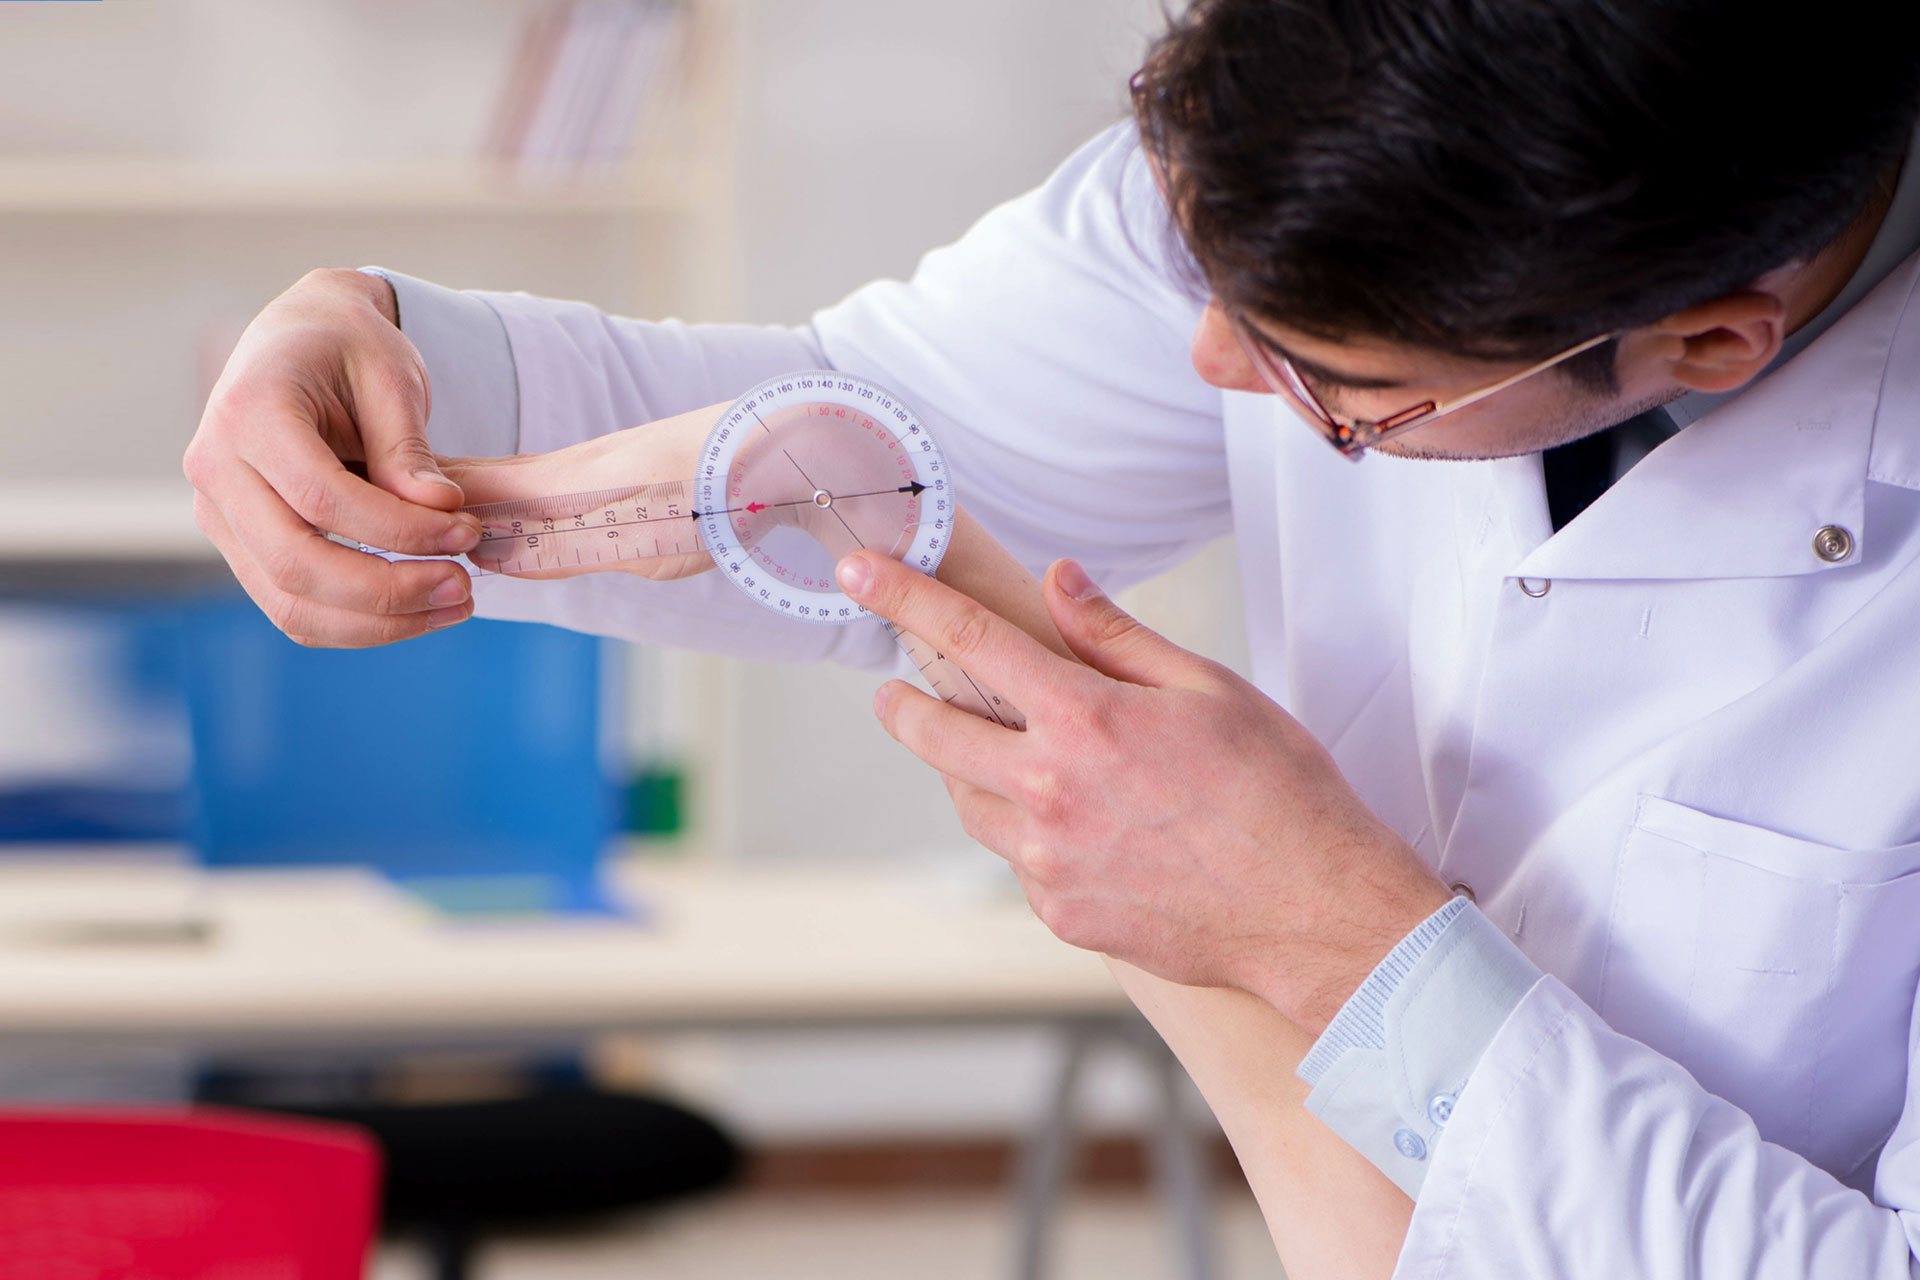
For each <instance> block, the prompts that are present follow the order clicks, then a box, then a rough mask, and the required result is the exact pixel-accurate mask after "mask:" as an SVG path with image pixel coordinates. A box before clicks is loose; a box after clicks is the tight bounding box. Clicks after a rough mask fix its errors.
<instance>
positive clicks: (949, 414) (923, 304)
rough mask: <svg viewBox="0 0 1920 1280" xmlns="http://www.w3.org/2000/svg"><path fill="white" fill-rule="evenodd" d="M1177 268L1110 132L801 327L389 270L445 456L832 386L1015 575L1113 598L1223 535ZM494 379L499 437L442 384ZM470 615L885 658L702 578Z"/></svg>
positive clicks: (1172, 247)
mask: <svg viewBox="0 0 1920 1280" xmlns="http://www.w3.org/2000/svg"><path fill="white" fill-rule="evenodd" d="M1181 252H1182V251H1181V249H1180V247H1179V242H1178V238H1177V236H1175V235H1174V234H1173V230H1172V227H1171V223H1170V221H1169V219H1168V217H1167V213H1166V206H1165V202H1164V200H1162V198H1161V197H1160V194H1159V191H1158V189H1157V187H1156V186H1155V185H1154V183H1153V180H1152V176H1151V173H1150V171H1149V170H1148V168H1147V166H1146V164H1145V162H1144V159H1143V157H1142V153H1141V151H1140V148H1139V145H1138V140H1137V135H1136V134H1135V132H1134V131H1133V129H1132V127H1131V126H1130V125H1116V126H1114V127H1113V128H1111V129H1108V130H1107V131H1105V132H1103V133H1102V134H1100V135H1098V136H1097V137H1095V138H1094V139H1093V140H1091V141H1090V142H1088V143H1087V144H1086V145H1085V146H1083V147H1082V148H1080V150H1079V151H1077V152H1076V153H1075V154H1074V155H1073V156H1071V157H1070V158H1069V159H1068V160H1067V161H1066V162H1065V163H1063V164H1062V165H1061V166H1060V168H1059V169H1058V170H1057V171H1056V172H1055V173H1054V174H1053V175H1052V177H1051V178H1049V179H1048V181H1047V182H1046V183H1044V184H1043V185H1041V186H1040V187H1038V188H1036V189H1035V190H1033V191H1031V192H1029V193H1028V194H1026V195H1024V196H1021V197H1019V198H1017V199H1015V200H1012V201H1009V202H1008V203H1006V204H1004V205H1001V206H1000V207H999V208H997V209H995V210H993V211H991V212H990V213H988V214H987V215H986V216H985V217H984V218H982V219H981V220H980V221H979V222H978V223H977V224H976V225H975V226H974V227H973V228H972V229H971V230H969V231H968V232H967V233H966V235H965V236H963V237H962V238H961V239H960V240H959V241H957V242H956V243H954V244H952V245H949V246H947V247H946V248H943V249H939V250H935V251H934V252H932V253H929V254H928V255H927V256H926V257H925V258H924V259H923V260H922V262H921V264H920V266H919V268H918V270H917V271H916V272H915V274H914V276H913V278H912V279H911V280H908V281H904V282H902V281H887V280H883V281H876V282H874V283H872V284H869V285H867V286H865V287H863V288H861V289H859V290H857V291H855V292H854V293H853V294H852V295H850V296H849V297H848V298H847V299H846V300H844V301H843V302H841V303H840V304H838V305H837V306H834V307H830V308H828V309H826V310H823V311H821V312H819V313H817V314H816V315H815V316H814V317H813V319H812V322H811V324H809V325H805V326H800V327H795V328H779V327H758V326H748V325H689V324H684V323H681V322H679V321H674V320H668V321H661V322H651V321H642V320H632V319H626V318H622V317H615V316H609V315H607V314H605V313H604V312H601V311H600V310H598V309H596V308H594V307H592V306H590V305H588V304H586V303H582V302H568V301H561V300H556V299H550V298H539V297H534V296H531V295H528V294H525V293H485V292H481V293H473V294H467V295H457V294H455V295H453V296H452V297H446V296H440V295H447V294H451V293H452V291H448V290H441V289H438V287H437V286H433V285H428V284H426V283H425V282H422V281H416V280H410V279H408V278H405V277H402V276H400V275H398V274H397V273H390V272H389V273H384V274H387V275H388V277H389V278H390V279H392V280H393V281H394V282H395V290H396V293H397V294H399V295H400V297H401V303H402V305H401V325H402V329H403V330H404V331H405V332H407V334H408V336H409V337H410V338H411V339H412V340H413V341H414V344H415V345H416V347H419V348H420V349H421V351H422V354H423V356H424V357H425V358H426V360H427V363H428V371H429V376H430V377H431V378H432V379H433V382H434V387H435V389H434V397H435V405H434V414H433V419H432V420H431V421H430V424H429V438H430V439H431V440H432V442H433V444H434V447H435V448H437V449H440V450H442V451H443V452H450V453H459V452H474V453H486V452H491V451H494V450H497V449H498V448H499V446H500V445H501V443H502V442H503V441H505V440H507V439H509V438H510V439H511V441H512V449H513V450H516V451H519V452H545V451H547V450H550V449H557V448H561V447H563V446H565V445H569V444H573V443H576V442H578V441H581V440H585V439H589V438H592V437H595V436H599V435H603V434H606V433H608V432H611V431H617V430H620V429H622V428H624V427H628V426H633V425H636V424H639V423H643V422H648V421H651V420H653V419H656V418H661V417H665V416H668V415H671V414H675V413H682V412H685V411H687V410H689V409H695V408H699V407H701V406H703V405H708V404H713V403H716V402H719V401H723V400H730V399H732V398H733V397H735V396H737V395H739V394H741V393H743V392H744V391H746V390H748V389H749V388H750V387H752V386H753V385H755V384H756V383H759V382H761V381H764V380H766V379H768V378H771V377H775V376H777V375H779V374H783V373H789V372H793V371H795V370H797V369H806V368H820V367H829V368H834V369H840V370H844V371H847V372H852V373H857V374H860V375H862V376H864V377H867V378H870V379H872V380H873V381H875V382H878V383H880V384H882V385H884V386H886V387H887V388H888V389H889V390H891V391H892V392H893V393H894V394H895V395H896V396H897V397H899V398H900V399H902V400H903V401H904V402H906V403H908V404H911V405H913V406H914V408H915V409H916V410H917V411H918V413H919V416H920V418H921V420H922V421H923V422H924V423H925V424H926V426H927V427H928V429H929V430H930V431H931V432H932V433H933V434H934V437H935V439H936V440H938V441H939V443H940V447H941V450H942V452H943V453H944V454H945V456H946V458H947V462H948V465H949V469H950V471H951V473H952V474H953V476H954V479H955V487H956V488H957V489H958V491H959V495H960V500H961V503H962V505H964V506H965V507H966V508H967V509H968V510H969V511H970V512H971V513H972V514H973V515H974V517H975V518H976V519H978V520H979V521H980V522H981V524H982V525H983V526H984V527H985V528H986V529H987V530H988V531H989V532H990V533H992V534H993V535H994V536H995V537H996V538H998V539H999V540H1000V541H1001V542H1003V543H1004V544H1006V545H1007V546H1008V548H1009V549H1010V550H1011V551H1012V552H1013V553H1014V554H1015V555H1016V556H1018V557H1019V558H1020V559H1021V560H1023V561H1024V562H1025V563H1027V564H1028V565H1029V566H1031V567H1034V568H1036V569H1037V568H1039V567H1041V566H1043V565H1044V564H1046V563H1048V562H1049V561H1051V560H1052V559H1055V558H1058V557H1060V556H1064V555H1076V556H1079V557H1080V558H1081V559H1082V560H1083V561H1084V562H1085V563H1086V564H1087V566H1088V568H1089V569H1090V570H1091V571H1092V572H1094V574H1095V575H1096V576H1097V577H1099V578H1100V579H1101V580H1102V581H1104V582H1106V583H1108V584H1110V585H1114V586H1117V585H1124V584H1125V583H1127V582H1130V581H1136V580H1138V579H1140V578H1144V577H1147V576H1149V575H1151V574H1153V573H1156V572H1158V571H1159V570H1161V569H1164V568H1167V567H1169V566H1171V565H1173V564H1176V563H1178V562H1179V561H1181V560H1183V559H1185V558H1186V557H1187V556H1189V555H1191V554H1192V553H1193V552H1194V551H1196V550H1198V549H1199V548H1200V547H1201V546H1203V545H1205V544H1206V543H1208V542H1210V541H1212V540H1214V539H1215V538H1218V537H1220V536H1221V535H1223V534H1224V533H1226V532H1227V530H1228V528H1229V526H1230V513H1229V503H1228V489H1227V482H1226V451H1225V444H1224V437H1223V430H1222V426H1221V421H1220V406H1221V401H1220V393H1219V392H1218V391H1216V390H1215V389H1213V388H1211V387H1209V386H1207V385H1206V384H1205V383H1203V382H1202V381H1201V380H1200V379H1199V377H1198V376H1197V375H1196V374H1195V373H1194V371H1193V369H1192V367H1191V364H1190V363H1189V359H1188V346H1187V344H1188V341H1189V334H1190V332H1191V327H1192V325H1193V323H1194V322H1195V321H1197V319H1198V317H1199V313H1200V310H1201V309H1202V307H1203V306H1204V299H1203V298H1202V297H1200V296H1199V295H1198V294H1196V292H1195V291H1194V290H1193V288H1191V287H1190V286H1189V285H1188V284H1187V283H1186V281H1187V279H1188V277H1186V276H1185V275H1183V268H1184V267H1185V265H1186V263H1185V260H1184V259H1183V258H1182V257H1181V256H1180V255H1181ZM462 298H464V299H466V301H457V300H456V299H462ZM472 300H478V301H480V302H482V303H484V304H485V307H486V310H484V311H482V310H480V309H477V308H476V307H475V306H474V305H473V304H472ZM496 319H497V322H498V325H497V327H496V325H495V323H494V321H495V320H496ZM502 331H504V334H505V339H506V341H505V344H504V347H503V345H502V343H501V337H500V333H501V332H502ZM503 367H504V368H510V369H511V370H512V374H513V382H514V388H515V394H514V396H513V397H512V400H513V402H514V403H515V404H516V405H517V421H516V423H515V425H514V427H513V428H512V430H511V431H509V430H508V429H507V428H506V427H505V426H504V425H503V424H502V422H501V420H500V418H499V414H500V412H501V410H500V406H502V405H504V404H505V403H506V402H507V399H508V397H506V396H504V395H498V394H496V395H493V396H492V397H491V398H489V399H487V401H486V403H476V400H477V399H478V397H475V396H472V395H463V394H461V392H460V391H458V390H455V389H454V385H455V384H465V385H467V386H478V385H480V384H481V383H483V382H485V381H487V380H488V379H489V378H496V379H497V373H498V371H499V370H500V369H501V368H503ZM476 370H479V371H484V372H483V373H482V374H481V375H480V376H476V372H475V371H476ZM443 404H446V405H448V407H447V408H446V410H445V412H444V413H443V412H442V405H443ZM456 406H457V407H456ZM469 445H476V446H479V447H477V448H472V449H469V448H467V447H466V446H469ZM474 597H475V601H476V606H477V609H478V611H479V612H480V613H482V614H485V615H487V616H493V617H510V618H518V619H524V620H532V621H545V622H552V623H557V624H559V625H562V626H567V627H572V628H575V629H577V630H584V631H590V632H597V633H601V634H609V635H617V636H623V637H626V638H629V639H639V640H657V641H665V642H669V643H674V644H681V645H688V646H691V647H696V648H704V649H708V650H712V651H715V652H722V653H731V654H738V655H743V656H752V657H763V658H776V659H783V660H789V661H813V660H818V659H822V658H827V659H836V660H840V661H846V662H851V663H855V664H858V665H868V666H872V665H880V664H882V663H884V662H886V661H888V660H889V653H890V651H889V649H888V647H887V641H886V637H885V636H884V634H881V633H880V632H879V629H878V628H867V627H855V628H827V627H818V626H813V625H810V624H807V623H800V622H795V621H792V620H788V619H783V618H779V617H777V616H775V615H773V614H771V613H769V612H768V611H766V610H764V609H759V608H757V607H755V606H754V605H753V604H752V602H751V601H748V600H747V599H746V598H745V597H744V596H742V595H740V593H739V592H738V591H736V590H734V589H733V588H732V587H731V586H730V585H729V584H727V583H724V582H721V581H719V580H718V579H717V577H716V576H715V575H711V574H703V575H701V576H699V577H697V578H693V579H689V580H687V581H685V582H679V583H651V582H647V581H645V580H643V579H639V578H635V577H630V576H628V575H623V574H594V575H589V576H587V577H582V578H575V579H569V580H566V581H563V582H542V583H526V582H520V581H516V580H512V579H491V580H483V581H481V582H479V583H476V584H475V593H474Z"/></svg>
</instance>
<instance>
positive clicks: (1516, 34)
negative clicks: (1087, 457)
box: [1133, 0, 1920, 385]
mask: <svg viewBox="0 0 1920 1280" xmlns="http://www.w3.org/2000/svg"><path fill="white" fill-rule="evenodd" d="M1914 12H1915V11H1914V6H1913V4H1912V0H1894V2H1892V3H1889V0H1826V2H1825V3H1823V4H1821V5H1818V6H1799V5H1794V6H1776V5H1767V4H1755V3H1754V2H1753V0H1195V2H1194V3H1193V5H1192V7H1191V8H1189V9H1188V10H1187V11H1186V12H1185V13H1184V14H1183V15H1181V16H1180V17H1178V18H1176V19H1174V20H1173V21H1172V24H1171V27H1170V29H1169V30H1168V32H1167V34H1166V35H1164V36H1162V37H1161V38H1160V39H1159V40H1158V41H1157V42H1156V43H1155V44H1154V45H1153V47H1152V49H1151V50H1150V52H1149V54H1148V58H1147V61H1146V63H1145V65H1144V66H1143V67H1142V69H1141V70H1140V71H1139V72H1138V73H1136V74H1135V76H1134V78H1133V105H1134V114H1135V117H1136V119H1137V122H1138V124H1139V129H1140V135H1141V139H1142V142H1143V144H1144V146H1145V147H1146V149H1147V151H1148V154H1149V157H1150V158H1151V159H1152V160H1153V162H1154V163H1155V166H1156V168H1157V169H1158V170H1159V172H1160V173H1161V175H1162V178H1163V180H1164V181H1165V183H1166V186H1167V196H1168V202H1169V204H1170V206H1171V208H1172V211H1173V215H1174V221H1175V224H1176V225H1177V227H1178V229H1179V233H1180V234H1181V235H1182V236H1183V237H1184V239H1185V241H1186V244H1187V248H1188V249H1189V250H1190V251H1191V253H1192V255H1193V260H1194V264H1195V265H1196V266H1197V267H1198V270H1199V272H1200V273H1201V275H1202V276H1203V277H1204V280H1203V281H1198V282H1196V283H1200V284H1203V285H1204V287H1206V288H1208V289H1210V290H1211V291H1212V292H1213V294H1214V295H1215V296H1216V297H1218V298H1219V299H1220V301H1221V302H1222V303H1223V304H1224V305H1226V306H1228V307H1230V308H1235V309H1239V310H1242V311H1244V312H1246V313H1249V314H1252V315H1256V316H1263V317H1266V318H1269V319H1273V320H1275V321H1278V322H1280V323H1283V324H1286V325H1288V326H1290V327H1293V328H1297V329H1300V330H1303V331H1305V332H1309V333H1313V334H1315V335H1317V336H1321V337H1326V338H1331V339H1341V338H1347V337H1351V336H1356V335H1365V336H1369V337H1376V338H1383V339H1389V340H1393V341H1397V342H1404V343H1409V344H1412V345H1417V346H1421V347H1424V348H1429V349H1433V350H1436V351H1444V352H1448V353H1451V354H1457V355H1466V356H1475V357H1483V358H1490V359H1492V358H1501V359H1504V358H1511V359H1544V358H1545V357H1547V356H1549V355H1551V354H1553V353H1554V352H1556V351H1558V350H1563V349H1565V348H1566V347H1569V346H1572V345H1573V344H1574V343H1577V342H1579V341H1581V340H1583V339H1585V338H1590V337H1592V336H1594V335H1595V334H1598V333H1605V332H1609V331H1613V330H1621V329H1629V328H1634V327H1637V326H1639V325H1643V324H1648V323H1651V322H1652V321H1654V320H1657V319H1659V318H1660V317H1662V316H1664V315H1668V314H1671V313H1673V312H1675V311H1679V310H1683V309H1685V308H1686V307H1689V306H1693V305H1697V304H1698V303H1700V302H1703V301H1706V300H1707V299H1710V298H1713V297H1717V296H1719V295H1721V294H1724V293H1727V292H1730V291H1733V290H1736V289H1739V288H1741V287H1743V286H1745V285H1747V284H1750V283H1751V282H1752V281H1754V280H1755V279H1757V278H1758V277H1760V276H1761V275H1764V274H1765V273H1766V272H1767V271H1769V270H1771V269H1773V268H1774V267H1777V266H1780V265H1782V264H1783V263H1786V262H1788V261H1790V260H1792V259H1793V258H1796V257H1799V256H1802V255H1806V254H1809V253H1811V252H1813V251H1814V250H1816V249H1818V248H1819V247H1821V246H1822V245H1825V244H1827V243H1829V242H1830V241H1831V240H1833V239H1834V238H1835V237H1836V236H1838V235H1839V234H1840V232H1841V231H1842V230H1844V229H1845V227H1846V225H1847V223H1848V222H1849V221H1850V220H1852V219H1853V218H1854V217H1856V216H1857V215H1858V214H1859V212H1860V211H1861V209H1862V208H1863V207H1864V205H1865V203H1866V201H1867V200H1868V198H1869V197H1870V196H1871V195H1872V193H1873V190H1874V184H1875V182H1876V180H1877V179H1879V178H1881V177H1882V176H1883V175H1884V174H1886V173H1887V172H1888V171H1889V170H1890V169H1891V168H1892V166H1893V164H1894V163H1895V162H1896V161H1897V159H1898V157H1899V156H1900V155H1901V154H1902V153H1903V151H1904V150H1905V147H1906V145H1907V141H1908V137H1909V135H1910V133H1911V131H1912V129H1913V127H1914V124H1915V119H1916V113H1920V51H1917V50H1916V44H1915V40H1914V34H1915V33H1914V30H1913V28H1914V27H1915V26H1916V22H1915V20H1914V17H1913V14H1914ZM1593 356H1594V358H1593V359H1587V358H1583V359H1582V360H1581V361H1575V362H1570V372H1572V373H1574V375H1575V376H1576V377H1577V378H1581V379H1582V380H1584V381H1597V382H1599V383H1601V384H1602V385H1609V384H1610V383H1611V377H1612V364H1613V352H1612V346H1611V344H1609V345H1608V346H1604V347H1601V348H1598V349H1597V350H1596V352H1595V353H1593ZM1582 364H1584V365H1585V368H1584V370H1583V369H1581V368H1580V367H1579V366H1580V365H1582Z"/></svg>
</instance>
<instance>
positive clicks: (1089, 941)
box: [1038, 893, 1095, 948]
mask: <svg viewBox="0 0 1920 1280" xmlns="http://www.w3.org/2000/svg"><path fill="white" fill-rule="evenodd" d="M1038 914H1039V916H1040V922H1041V923H1042V924H1044V925H1046V926H1047V931H1048V932H1049V933H1051V934H1053V936H1054V937H1056V938H1058V939H1060V941H1062V942H1064V943H1066V944H1068V945H1069V946H1074V947H1082V948H1092V947H1093V946H1094V942H1095V939H1094V936H1093V930H1092V928H1091V922H1090V921H1089V919H1088V913H1087V911H1086V909H1085V908H1084V907H1083V906H1081V904H1080V903H1079V902H1078V901H1076V900H1075V899H1074V898H1073V897H1071V896H1069V895H1067V894H1060V893H1050V894H1048V895H1046V898H1045V901H1044V903H1043V904H1042V905H1041V906H1040V907H1039V908H1038Z"/></svg>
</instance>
